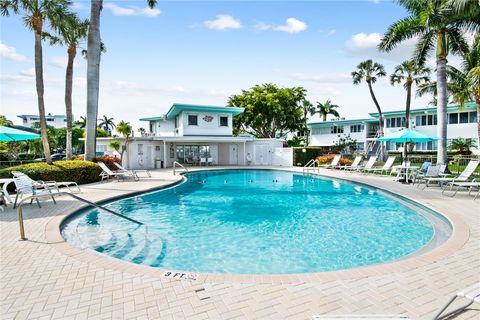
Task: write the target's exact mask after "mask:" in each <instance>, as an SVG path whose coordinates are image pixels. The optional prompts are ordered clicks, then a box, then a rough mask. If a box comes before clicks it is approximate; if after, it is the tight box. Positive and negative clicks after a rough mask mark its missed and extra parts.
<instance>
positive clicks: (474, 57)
mask: <svg viewBox="0 0 480 320" xmlns="http://www.w3.org/2000/svg"><path fill="white" fill-rule="evenodd" d="M446 73H447V94H448V96H449V98H450V102H451V103H458V104H459V105H460V108H463V107H464V106H465V103H467V102H468V101H471V100H473V101H475V104H476V105H477V114H480V36H477V37H476V38H475V39H474V42H473V44H472V45H471V47H470V48H469V50H468V52H467V54H465V55H464V56H463V61H462V65H461V68H460V69H457V68H455V67H454V66H451V65H447V67H446ZM436 86H437V82H436V81H430V82H428V83H425V84H423V85H420V86H419V89H418V90H417V95H419V96H422V95H424V94H427V93H429V94H433V95H434V96H436V93H437V90H436ZM477 131H478V132H477V135H478V138H479V141H480V118H479V117H477Z"/></svg>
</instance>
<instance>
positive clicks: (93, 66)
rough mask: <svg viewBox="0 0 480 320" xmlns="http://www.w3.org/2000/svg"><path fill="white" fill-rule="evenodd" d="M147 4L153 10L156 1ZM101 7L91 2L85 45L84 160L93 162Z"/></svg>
mask: <svg viewBox="0 0 480 320" xmlns="http://www.w3.org/2000/svg"><path fill="white" fill-rule="evenodd" d="M147 3H148V6H149V7H150V8H153V7H155V5H156V4H157V0H147ZM102 6H103V0H91V6H90V28H89V29H88V45H87V137H86V141H85V160H89V161H91V160H93V158H94V157H95V151H96V150H95V149H96V128H97V116H98V91H99V85H100V54H101V52H102V41H101V38H100V13H101V11H102Z"/></svg>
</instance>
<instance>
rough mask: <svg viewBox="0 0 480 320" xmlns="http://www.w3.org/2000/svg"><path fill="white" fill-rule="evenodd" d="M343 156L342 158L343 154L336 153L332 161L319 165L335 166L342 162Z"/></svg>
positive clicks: (321, 166)
mask: <svg viewBox="0 0 480 320" xmlns="http://www.w3.org/2000/svg"><path fill="white" fill-rule="evenodd" d="M341 158H342V156H341V155H339V154H336V155H335V157H333V159H332V162H330V163H329V164H321V165H319V167H320V168H335V167H336V166H338V164H339V163H340V159H341Z"/></svg>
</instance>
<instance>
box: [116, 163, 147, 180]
mask: <svg viewBox="0 0 480 320" xmlns="http://www.w3.org/2000/svg"><path fill="white" fill-rule="evenodd" d="M113 164H114V165H115V166H116V167H117V168H118V171H131V172H132V173H133V174H135V175H136V176H137V177H138V175H137V173H140V172H143V173H145V174H146V175H147V176H148V177H149V178H151V177H152V175H151V174H150V171H148V170H127V169H125V168H124V167H123V166H122V165H121V164H119V163H117V162H114V163H113Z"/></svg>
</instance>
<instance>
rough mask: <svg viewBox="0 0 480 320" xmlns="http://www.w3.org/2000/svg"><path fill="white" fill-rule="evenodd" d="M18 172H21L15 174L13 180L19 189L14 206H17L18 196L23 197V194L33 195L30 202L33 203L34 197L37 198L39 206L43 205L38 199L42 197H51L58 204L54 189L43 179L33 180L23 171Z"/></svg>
mask: <svg viewBox="0 0 480 320" xmlns="http://www.w3.org/2000/svg"><path fill="white" fill-rule="evenodd" d="M12 173H13V172H12ZM16 173H19V174H17V175H14V176H13V182H14V183H15V188H16V189H17V195H16V196H15V202H14V203H13V208H15V207H16V206H17V201H18V198H22V197H23V195H31V196H32V200H31V201H30V203H32V202H33V199H35V200H36V201H37V205H38V207H39V208H41V207H42V206H41V205H40V201H38V198H40V197H51V198H52V200H53V203H55V204H57V202H56V201H55V198H54V196H53V193H52V190H51V189H50V187H49V186H48V185H47V184H45V183H44V182H43V181H41V180H38V181H35V180H32V179H30V177H29V176H27V175H25V174H23V173H21V172H18V171H17V172H16Z"/></svg>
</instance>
